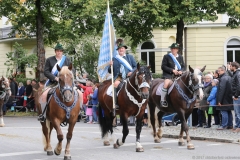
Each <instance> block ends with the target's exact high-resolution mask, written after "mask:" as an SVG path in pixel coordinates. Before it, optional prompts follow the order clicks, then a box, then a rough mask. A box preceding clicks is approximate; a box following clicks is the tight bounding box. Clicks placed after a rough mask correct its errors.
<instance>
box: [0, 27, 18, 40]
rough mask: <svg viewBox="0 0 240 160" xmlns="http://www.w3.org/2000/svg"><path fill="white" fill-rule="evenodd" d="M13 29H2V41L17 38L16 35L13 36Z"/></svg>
mask: <svg viewBox="0 0 240 160" xmlns="http://www.w3.org/2000/svg"><path fill="white" fill-rule="evenodd" d="M11 31H12V27H5V28H0V39H9V38H15V37H16V36H15V34H11V35H10V33H11Z"/></svg>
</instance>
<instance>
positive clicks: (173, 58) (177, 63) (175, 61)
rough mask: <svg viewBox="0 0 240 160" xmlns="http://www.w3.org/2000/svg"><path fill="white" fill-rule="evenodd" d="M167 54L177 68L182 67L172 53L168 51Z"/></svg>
mask: <svg viewBox="0 0 240 160" xmlns="http://www.w3.org/2000/svg"><path fill="white" fill-rule="evenodd" d="M168 55H169V56H170V57H171V58H172V60H173V62H174V63H175V65H176V66H177V68H178V70H181V68H182V67H181V65H180V64H179V62H178V61H177V59H176V58H175V57H174V55H173V54H172V53H169V54H168Z"/></svg>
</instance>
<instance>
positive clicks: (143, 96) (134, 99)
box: [98, 64, 151, 152]
mask: <svg viewBox="0 0 240 160" xmlns="http://www.w3.org/2000/svg"><path fill="white" fill-rule="evenodd" d="M149 69H150V67H146V66H142V67H140V65H139V64H138V65H137V69H136V70H135V71H134V72H133V73H132V75H131V76H130V77H129V78H127V79H126V80H125V81H124V84H123V86H122V88H121V90H120V91H119V93H118V105H119V110H117V112H116V114H118V115H120V118H121V119H122V124H123V130H122V133H123V137H122V139H121V140H119V139H117V141H116V142H114V148H118V147H119V146H121V145H123V144H124V143H125V139H126V137H127V135H128V133H129V129H128V124H127V123H128V117H129V116H136V119H137V120H136V133H137V134H136V151H137V152H143V147H142V146H141V144H140V133H141V130H142V119H143V114H144V111H145V108H146V105H147V102H148V97H149V87H150V86H149V83H150V81H151V73H150V70H149ZM111 84H112V83H111V80H107V81H104V82H103V83H102V84H100V86H99V89H98V100H99V107H98V108H99V123H100V127H101V131H102V138H104V145H110V143H109V140H108V132H110V133H111V134H112V133H113V125H112V124H113V123H114V122H113V119H114V118H115V117H114V116H113V100H112V97H111V96H109V95H108V94H107V90H108V88H109V86H111Z"/></svg>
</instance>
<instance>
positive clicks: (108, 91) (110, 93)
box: [107, 85, 122, 97]
mask: <svg viewBox="0 0 240 160" xmlns="http://www.w3.org/2000/svg"><path fill="white" fill-rule="evenodd" d="M112 89H113V87H112V85H110V86H109V87H108V89H107V95H109V96H111V97H112ZM121 89H122V87H121V88H120V89H119V91H121ZM119 91H118V92H117V96H118V93H119Z"/></svg>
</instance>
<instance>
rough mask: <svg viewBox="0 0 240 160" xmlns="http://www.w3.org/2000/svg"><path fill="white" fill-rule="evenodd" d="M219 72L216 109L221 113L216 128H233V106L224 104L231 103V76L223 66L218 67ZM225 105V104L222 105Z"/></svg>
mask: <svg viewBox="0 0 240 160" xmlns="http://www.w3.org/2000/svg"><path fill="white" fill-rule="evenodd" d="M218 73H219V85H218V88H217V90H218V93H217V104H218V106H217V107H216V109H217V110H220V112H221V114H222V124H221V126H220V127H219V128H217V129H218V130H224V129H232V128H233V119H232V112H231V110H233V106H226V105H229V104H232V102H233V101H232V86H231V77H230V76H229V75H228V73H226V70H225V67H223V66H222V67H219V68H218ZM222 105H225V106H222Z"/></svg>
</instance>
